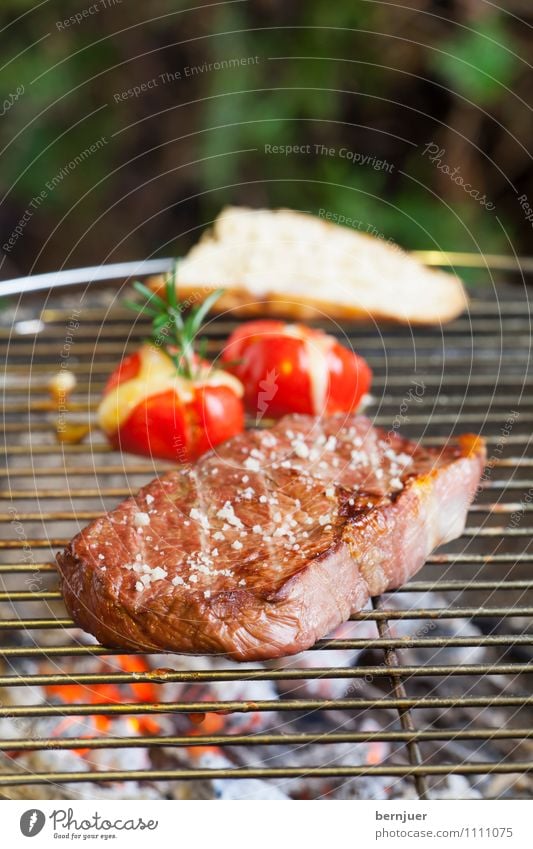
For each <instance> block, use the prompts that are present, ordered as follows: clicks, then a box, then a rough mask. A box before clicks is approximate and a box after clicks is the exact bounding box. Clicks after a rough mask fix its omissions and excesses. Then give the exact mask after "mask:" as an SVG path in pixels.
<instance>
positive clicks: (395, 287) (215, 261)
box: [150, 207, 468, 324]
mask: <svg viewBox="0 0 533 849" xmlns="http://www.w3.org/2000/svg"><path fill="white" fill-rule="evenodd" d="M177 274H178V277H177V285H178V288H179V292H180V297H181V298H182V299H190V300H193V301H201V300H203V299H204V298H205V297H206V296H207V294H208V293H209V292H210V291H212V290H213V289H214V288H217V287H222V288H223V289H224V295H223V297H222V298H220V300H219V301H218V302H217V303H216V305H215V307H214V310H215V311H216V312H225V311H231V312H233V313H234V314H235V315H238V316H242V317H256V316H277V317H283V318H289V319H295V320H306V319H309V318H317V317H328V318H332V319H336V320H343V319H344V320H356V321H357V320H369V319H378V320H382V319H388V320H393V321H401V322H405V323H414V324H428V323H440V322H447V321H450V320H452V319H453V318H455V317H457V316H458V315H459V314H460V313H461V312H463V310H464V309H465V308H466V307H467V304H468V299H467V296H466V293H465V290H464V288H463V285H462V283H461V281H460V280H459V278H458V277H456V276H454V275H452V274H447V273H445V272H443V271H440V270H436V269H430V268H427V267H425V266H424V265H422V263H420V262H419V261H418V260H417V259H415V258H414V257H413V256H411V255H409V254H408V253H406V252H404V251H402V250H401V249H400V248H398V247H397V246H394V245H390V244H388V243H385V242H384V241H383V240H381V239H379V238H376V237H374V236H370V235H368V234H366V233H360V232H358V231H351V230H349V229H347V228H346V227H342V226H339V225H338V224H334V223H332V222H330V221H325V220H323V219H319V218H315V217H313V216H311V215H308V214H306V213H300V212H294V211H291V210H283V209H281V210H274V211H267V210H249V209H244V208H243V209H240V208H231V207H230V208H228V209H225V210H223V211H222V212H221V214H220V215H219V216H218V218H217V219H216V221H215V223H214V225H213V227H212V229H211V230H208V231H206V232H205V233H204V235H203V236H202V238H201V239H200V241H199V242H198V244H197V245H195V246H194V247H193V248H192V249H191V250H190V251H189V253H188V254H187V256H186V257H185V258H184V259H183V260H182V262H181V263H180V265H179V266H178V272H177ZM163 284H164V278H163V277H161V276H158V277H153V278H151V279H150V285H151V287H152V288H153V289H154V290H155V291H161V289H162V288H163Z"/></svg>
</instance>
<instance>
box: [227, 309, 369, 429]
mask: <svg viewBox="0 0 533 849" xmlns="http://www.w3.org/2000/svg"><path fill="white" fill-rule="evenodd" d="M222 361H223V362H224V363H225V365H226V368H227V369H228V370H229V371H231V372H232V374H234V375H235V376H236V377H238V378H239V380H240V381H241V382H242V383H243V385H244V400H245V404H246V407H247V409H248V410H249V411H250V412H252V413H253V414H255V415H256V416H258V417H262V416H268V417H271V418H278V417H279V416H282V415H284V414H285V413H311V414H314V415H322V414H326V415H329V414H331V413H337V412H349V411H351V410H355V409H357V407H358V406H359V404H360V402H361V398H362V397H363V395H365V394H366V393H367V392H368V390H369V388H370V383H371V380H372V372H371V370H370V368H369V366H368V365H367V363H366V362H365V360H364V359H363V358H362V357H359V356H358V355H357V354H355V353H354V352H353V351H350V350H348V348H345V347H343V346H342V345H341V344H340V343H339V342H337V340H336V339H335V337H333V336H330V335H328V334H326V333H324V332H323V331H321V330H313V329H311V328H309V327H305V325H302V324H285V323H284V322H282V321H250V322H247V323H246V324H243V325H241V327H239V328H238V329H237V330H235V331H234V333H232V335H231V336H230V338H229V340H228V342H227V344H226V346H225V348H224V350H223V352H222Z"/></svg>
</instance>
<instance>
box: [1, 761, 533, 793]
mask: <svg viewBox="0 0 533 849" xmlns="http://www.w3.org/2000/svg"><path fill="white" fill-rule="evenodd" d="M531 772H533V761H516V762H514V763H513V762H509V763H490V762H489V763H482V762H479V763H471V764H441V765H429V764H427V765H426V764H424V766H422V767H420V766H397V765H393V764H390V765H387V766H366V765H365V766H346V767H344V766H332V767H299V768H297V767H292V768H291V767H277V768H274V767H268V768H267V767H263V768H256V769H249V768H246V769H245V768H242V767H239V768H235V769H214V768H213V769H212V768H209V769H150V770H113V771H111V770H99V771H98V779H97V780H98V782H99V783H100V782H102V781H106V782H107V781H148V782H154V781H178V780H183V781H185V780H191V779H215V778H220V779H224V778H231V779H234V778H262V779H267V778H302V777H305V778H310V779H312V778H355V777H356V776H363V775H382V776H398V777H409V776H414V775H493V774H498V773H503V774H506V775H509V774H511V775H512V774H517V775H519V774H526V773H531ZM87 780H88V774H87V772H44V773H33V774H29V775H26V774H25V775H23V776H21V775H0V787H15V786H20V785H24V784H49V783H53V784H71V783H80V782H82V783H83V782H86V781H87Z"/></svg>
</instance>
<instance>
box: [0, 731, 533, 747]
mask: <svg viewBox="0 0 533 849" xmlns="http://www.w3.org/2000/svg"><path fill="white" fill-rule="evenodd" d="M532 738H533V730H532V729H531V728H479V729H475V730H468V729H467V730H464V729H460V728H459V729H454V730H453V731H439V730H437V729H435V730H431V731H379V732H374V733H372V732H346V733H340V732H337V731H333V732H329V733H327V734H255V735H254V734H211V735H210V734H202V735H199V736H196V737H191V736H186V737H165V736H163V737H161V736H158V737H107V736H106V737H94V738H87V737H67V738H63V739H59V738H57V737H50V738H47V739H41V740H20V739H19V740H16V739H12V740H0V751H3V752H28V751H29V752H36V751H39V750H40V749H43V748H44V749H56V750H59V749H80V748H81V749H143V748H145V747H146V746H149V747H154V748H164V747H165V746H184V747H189V746H192V747H195V746H200V747H201V746H265V745H266V746H279V745H287V746H303V745H306V744H310V743H313V744H317V743H319V744H323V745H328V744H334V743H372V742H380V743H381V742H391V743H410V742H411V741H413V740H414V741H417V742H422V741H430V740H432V741H437V740H443V741H444V740H520V739H524V740H529V739H532Z"/></svg>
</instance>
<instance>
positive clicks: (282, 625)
mask: <svg viewBox="0 0 533 849" xmlns="http://www.w3.org/2000/svg"><path fill="white" fill-rule="evenodd" d="M484 460H485V448H484V444H483V441H482V440H481V439H480V438H479V437H476V436H472V435H465V436H461V437H459V438H458V439H456V440H455V441H454V442H452V443H447V444H446V445H445V446H443V447H442V448H438V449H436V448H432V449H428V448H424V447H421V446H419V445H417V444H416V443H414V442H410V441H408V440H405V439H402V438H401V437H400V436H398V435H397V434H396V433H389V434H386V433H385V432H384V431H381V430H379V429H377V428H374V427H372V425H371V423H370V422H369V421H368V420H367V419H366V418H363V417H361V416H355V415H348V416H347V415H345V414H342V415H339V416H333V417H331V418H328V419H316V418H313V417H311V416H289V417H286V418H284V419H282V420H281V421H279V422H278V423H277V424H276V425H275V426H274V427H273V428H272V429H271V430H253V431H248V432H246V433H243V434H241V435H239V436H237V437H235V438H233V439H231V440H229V441H228V442H226V443H224V444H223V445H222V446H219V447H218V449H216V451H212V452H211V453H209V454H206V455H204V456H203V457H202V458H201V459H200V460H199V461H198V462H197V463H196V464H195V465H192V466H186V467H182V468H179V469H177V470H176V471H172V472H170V473H169V474H166V475H164V476H163V477H161V478H159V479H158V480H155V481H153V482H152V483H151V484H149V485H148V486H146V487H144V488H143V489H142V490H141V491H140V492H139V494H138V495H137V496H136V497H134V498H128V499H127V500H126V501H124V502H123V503H122V504H120V505H119V506H118V507H117V508H116V509H115V510H113V511H112V512H111V513H109V514H108V515H106V516H104V517H102V518H100V519H97V520H96V521H95V522H92V524H90V525H89V526H88V527H87V528H85V530H83V531H82V532H81V533H80V534H78V536H76V537H75V538H74V540H73V541H72V542H71V544H70V545H69V547H68V548H67V549H66V551H64V552H63V553H62V554H60V555H59V556H58V563H59V569H60V572H61V579H62V589H63V595H64V597H65V601H66V604H67V607H68V609H69V611H70V612H71V614H72V616H73V617H74V619H75V620H76V622H77V623H78V624H79V625H80V626H81V627H82V628H85V629H86V630H87V631H90V632H91V633H92V634H94V635H95V636H96V637H97V638H98V639H99V640H100V641H101V642H102V643H104V644H105V645H110V646H120V647H133V648H145V649H158V650H159V649H163V650H165V649H166V650H170V651H175V652H183V653H187V652H188V653H194V654H203V653H222V654H225V655H228V656H230V657H232V658H234V659H236V660H242V661H244V660H262V659H265V658H275V657H282V656H284V655H289V654H294V653H295V652H299V651H303V650H304V649H307V648H309V647H310V646H312V645H313V644H314V642H315V641H316V640H317V639H318V638H320V637H323V636H324V635H325V634H327V633H328V632H329V631H331V630H332V629H333V628H334V627H336V626H337V625H339V624H340V623H341V622H343V621H345V620H346V619H348V618H349V616H350V614H351V613H353V612H356V611H358V610H360V609H361V608H362V607H363V606H364V605H365V604H366V602H367V601H368V598H369V597H370V596H372V595H377V594H379V593H382V592H384V591H386V590H390V589H392V588H394V587H398V586H400V585H401V584H403V583H404V582H405V581H407V580H408V579H409V578H410V577H411V576H412V575H413V574H414V573H415V572H417V571H418V569H420V567H421V566H422V565H423V564H424V561H425V560H426V558H427V556H428V554H429V553H430V552H431V550H432V549H433V548H434V547H435V546H437V545H440V544H441V543H444V542H448V541H449V540H451V539H454V538H455V537H457V536H458V535H459V534H461V532H462V530H463V527H464V522H465V517H466V513H467V509H468V506H469V504H470V502H471V500H472V498H473V497H474V494H475V492H476V489H477V486H478V484H479V480H480V476H481V472H482V469H483V465H484Z"/></svg>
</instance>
